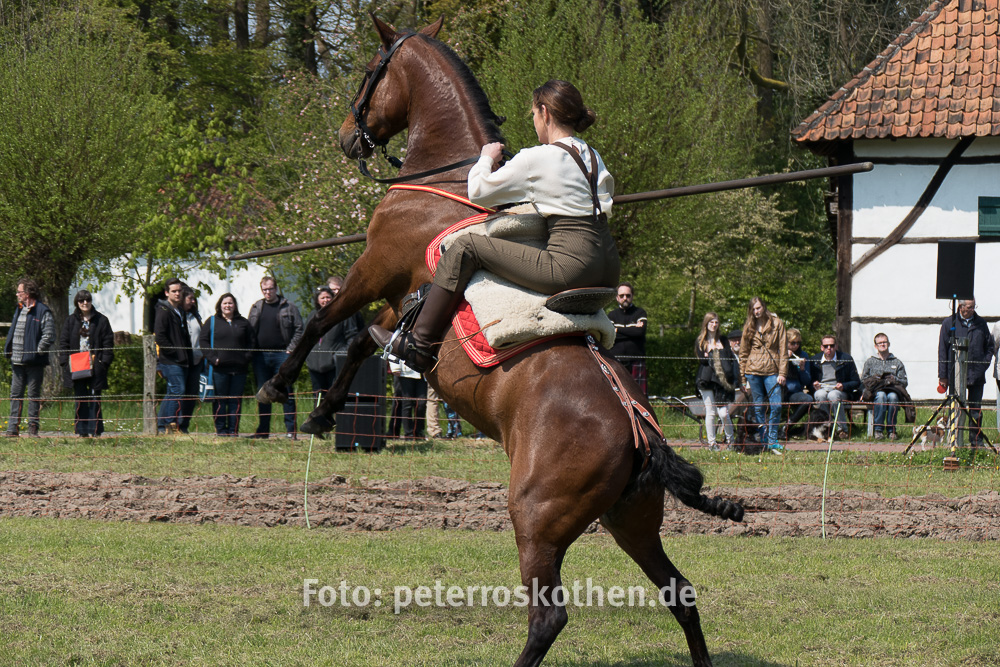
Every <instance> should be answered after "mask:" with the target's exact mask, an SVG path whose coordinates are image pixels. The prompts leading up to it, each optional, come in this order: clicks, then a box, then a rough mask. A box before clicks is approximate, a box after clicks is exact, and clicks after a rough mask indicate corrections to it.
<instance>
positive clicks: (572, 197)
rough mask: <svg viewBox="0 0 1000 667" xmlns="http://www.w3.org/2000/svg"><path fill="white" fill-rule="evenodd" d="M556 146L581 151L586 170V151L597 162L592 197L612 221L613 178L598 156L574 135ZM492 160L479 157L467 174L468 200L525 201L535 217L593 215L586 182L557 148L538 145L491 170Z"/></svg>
mask: <svg viewBox="0 0 1000 667" xmlns="http://www.w3.org/2000/svg"><path fill="white" fill-rule="evenodd" d="M558 141H559V143H562V144H564V145H567V146H570V147H573V148H576V149H578V150H579V151H580V157H581V158H582V159H583V163H584V164H585V165H586V166H587V169H588V170H589V169H590V152H591V151H593V153H594V156H595V157H596V158H597V197H598V199H599V200H600V202H601V211H602V212H603V213H604V214H606V215H607V216H608V218H610V217H611V205H612V198H613V196H614V192H615V179H614V177H612V176H611V173H610V172H608V168H607V167H606V166H605V165H604V161H603V160H602V159H601V156H600V154H599V153H598V152H597V151H595V150H594V149H592V148H590V147H589V146H588V145H587V142H585V141H584V140H583V139H580V138H579V137H567V138H565V139H559V140H558ZM492 169H493V160H491V159H490V158H489V157H486V156H483V157H480V158H479V162H477V163H476V164H474V165H473V166H472V169H471V170H470V171H469V199H471V200H472V201H473V202H474V203H476V204H480V205H482V206H499V205H500V204H512V203H515V202H522V201H523V202H530V203H531V204H532V205H533V206H534V207H535V210H537V211H538V213H539V214H541V215H544V216H550V215H568V216H573V217H584V216H589V215H592V214H593V211H594V205H593V200H592V199H591V196H590V183H588V182H587V178H586V177H585V176H584V175H583V171H581V170H580V167H579V166H578V165H577V164H576V161H575V160H573V158H572V157H571V156H570V155H569V153H567V152H566V151H564V150H563V149H561V148H558V147H557V146H550V145H548V144H543V145H541V146H533V147H531V148H525V149H524V150H522V151H520V152H519V153H518V154H517V155H515V156H514V157H513V158H512V159H511V160H510V161H509V162H508V163H507V164H505V165H504V166H503V167H501V168H500V169H497V170H496V171H491V170H492Z"/></svg>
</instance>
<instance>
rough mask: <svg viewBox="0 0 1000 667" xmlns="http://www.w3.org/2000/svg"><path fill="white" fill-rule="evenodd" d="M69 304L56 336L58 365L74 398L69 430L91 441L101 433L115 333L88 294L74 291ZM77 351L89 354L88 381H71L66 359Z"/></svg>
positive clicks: (113, 356) (84, 379)
mask: <svg viewBox="0 0 1000 667" xmlns="http://www.w3.org/2000/svg"><path fill="white" fill-rule="evenodd" d="M73 305H74V308H73V312H72V313H70V315H69V317H67V318H66V321H65V322H64V323H63V329H62V335H61V336H60V337H59V363H60V365H61V366H62V374H63V385H64V386H65V387H66V388H67V389H72V390H73V396H74V397H75V398H76V400H75V404H74V411H73V430H74V431H75V432H76V435H77V436H78V437H81V438H92V437H98V436H100V435H101V434H102V433H104V413H103V411H102V410H101V392H102V391H103V390H105V389H107V387H108V368H110V367H111V362H112V361H113V360H114V358H115V350H114V346H115V334H114V332H113V331H112V330H111V322H110V321H108V318H107V317H105V316H104V315H103V314H102V313H99V312H98V311H97V309H96V308H95V307H94V297H93V295H92V294H91V293H90V292H88V291H87V290H80V291H79V292H77V293H76V296H75V297H73ZM77 352H89V353H90V367H91V375H90V377H88V378H80V379H77V380H74V379H73V374H72V372H71V371H70V367H69V357H70V355H71V354H75V353H77Z"/></svg>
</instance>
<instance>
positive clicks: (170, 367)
mask: <svg viewBox="0 0 1000 667" xmlns="http://www.w3.org/2000/svg"><path fill="white" fill-rule="evenodd" d="M156 370H158V371H159V372H160V375H162V376H163V379H164V380H166V381H167V393H166V394H165V395H164V396H163V402H161V403H160V411H159V412H158V413H157V415H156V428H157V429H165V428H167V424H177V425H178V426H179V425H180V417H181V400H182V398H181V397H182V396H184V388H185V386H186V385H187V372H188V369H187V367H186V366H178V365H177V364H156Z"/></svg>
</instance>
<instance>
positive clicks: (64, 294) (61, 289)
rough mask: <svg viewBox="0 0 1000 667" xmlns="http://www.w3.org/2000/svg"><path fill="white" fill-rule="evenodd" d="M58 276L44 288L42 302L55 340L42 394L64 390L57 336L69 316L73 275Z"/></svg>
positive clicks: (56, 394)
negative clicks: (49, 314)
mask: <svg viewBox="0 0 1000 667" xmlns="http://www.w3.org/2000/svg"><path fill="white" fill-rule="evenodd" d="M75 273H76V272H75V271H74V273H73V275H70V276H68V277H67V276H65V275H63V276H59V277H55V278H53V279H52V280H51V281H50V282H49V284H48V285H46V286H45V288H44V294H43V295H42V297H43V299H42V302H43V303H44V304H45V305H46V306H48V307H49V310H51V311H52V320H53V322H54V324H55V337H56V339H55V341H54V342H53V343H52V348H51V352H50V354H49V366H48V368H46V369H45V379H44V380H43V381H42V396H61V395H63V394H64V393H66V392H65V387H63V382H62V367H61V366H60V365H59V357H58V355H57V354H56V353H57V352H58V351H59V336H60V334H61V333H62V329H63V324H64V323H65V322H66V318H67V317H68V316H69V298H68V295H69V289H70V287H71V286H72V285H73V278H74V276H75Z"/></svg>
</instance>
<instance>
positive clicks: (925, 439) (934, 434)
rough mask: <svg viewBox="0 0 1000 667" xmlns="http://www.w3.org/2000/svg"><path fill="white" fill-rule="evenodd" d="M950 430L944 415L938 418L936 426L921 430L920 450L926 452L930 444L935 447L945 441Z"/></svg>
mask: <svg viewBox="0 0 1000 667" xmlns="http://www.w3.org/2000/svg"><path fill="white" fill-rule="evenodd" d="M947 431H948V423H947V422H946V421H945V419H944V417H941V418H939V419H938V420H937V424H935V425H934V426H928V427H927V428H924V429H923V430H922V431H920V451H922V452H926V451H927V447H928V445H929V446H930V447H931V448H932V449H933V448H934V447H936V446H937V445H938V444H939V443H943V442H944V439H945V436H946V435H947Z"/></svg>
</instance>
